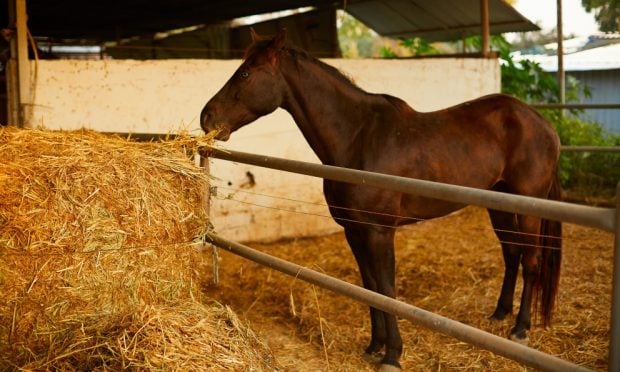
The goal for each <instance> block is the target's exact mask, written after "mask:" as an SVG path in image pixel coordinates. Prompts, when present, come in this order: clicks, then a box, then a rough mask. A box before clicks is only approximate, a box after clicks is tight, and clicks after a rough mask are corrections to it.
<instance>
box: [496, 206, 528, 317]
mask: <svg viewBox="0 0 620 372" xmlns="http://www.w3.org/2000/svg"><path fill="white" fill-rule="evenodd" d="M489 216H490V217H491V223H492V224H493V229H494V230H495V235H497V238H498V239H499V241H500V243H501V245H502V253H503V255H504V280H503V282H502V290H501V292H500V295H499V299H498V300H497V307H496V308H495V311H494V312H493V315H491V319H494V320H503V319H504V318H506V315H508V314H511V313H512V306H513V300H514V294H515V286H516V284H517V274H518V272H519V259H520V258H521V248H520V247H518V246H515V245H514V244H510V242H513V241H515V234H514V233H513V232H514V231H516V230H517V226H516V225H517V219H516V215H515V214H513V213H507V212H501V211H496V210H491V209H489Z"/></svg>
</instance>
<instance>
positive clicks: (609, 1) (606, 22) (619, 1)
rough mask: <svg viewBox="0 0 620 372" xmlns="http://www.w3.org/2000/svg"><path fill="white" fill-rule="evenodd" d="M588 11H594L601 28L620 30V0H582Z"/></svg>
mask: <svg viewBox="0 0 620 372" xmlns="http://www.w3.org/2000/svg"><path fill="white" fill-rule="evenodd" d="M581 5H582V6H583V7H584V8H585V9H586V11H587V12H589V13H590V12H594V18H595V19H596V22H598V26H599V30H601V31H604V32H618V31H620V0H581Z"/></svg>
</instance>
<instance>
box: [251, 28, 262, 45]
mask: <svg viewBox="0 0 620 372" xmlns="http://www.w3.org/2000/svg"><path fill="white" fill-rule="evenodd" d="M250 36H252V42H253V43H255V42H257V41H260V39H261V37H260V35H259V34H257V33H256V30H254V27H250Z"/></svg>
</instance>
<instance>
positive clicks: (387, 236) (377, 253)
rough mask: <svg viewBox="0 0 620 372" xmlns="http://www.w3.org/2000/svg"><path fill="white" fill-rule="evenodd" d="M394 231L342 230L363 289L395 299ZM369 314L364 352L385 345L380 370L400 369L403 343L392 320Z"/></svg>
mask: <svg viewBox="0 0 620 372" xmlns="http://www.w3.org/2000/svg"><path fill="white" fill-rule="evenodd" d="M394 231H395V230H394V229H390V228H376V227H362V228H360V227H358V228H354V229H348V230H345V232H346V236H347V240H348V241H349V244H351V249H352V250H353V254H354V255H355V258H356V260H357V262H358V265H359V267H360V273H361V275H362V281H363V282H364V287H366V288H367V289H370V290H373V291H375V292H378V293H381V294H383V295H385V296H388V297H392V298H395V297H396V283H395V282H396V279H395V277H396V273H395V266H396V263H395V258H394ZM370 315H371V325H372V337H371V340H370V345H369V346H368V348H367V349H366V352H367V353H369V354H373V353H377V352H379V351H380V350H381V348H382V347H383V346H384V345H385V355H384V356H383V359H382V360H381V363H382V369H384V370H388V369H389V367H390V366H393V367H396V368H400V364H399V359H400V355H401V353H402V349H403V343H402V339H401V337H400V332H399V330H398V324H397V322H396V317H395V316H394V315H392V314H388V313H385V312H383V311H380V310H377V309H374V308H371V309H370Z"/></svg>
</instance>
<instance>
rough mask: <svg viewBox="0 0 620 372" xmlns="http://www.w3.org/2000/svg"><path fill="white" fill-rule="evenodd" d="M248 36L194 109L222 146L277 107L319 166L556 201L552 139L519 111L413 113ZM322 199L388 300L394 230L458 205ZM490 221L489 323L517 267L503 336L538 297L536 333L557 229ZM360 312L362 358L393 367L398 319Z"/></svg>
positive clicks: (338, 189) (407, 199)
mask: <svg viewBox="0 0 620 372" xmlns="http://www.w3.org/2000/svg"><path fill="white" fill-rule="evenodd" d="M253 40H254V41H253V44H252V45H251V46H250V47H249V49H248V50H247V52H246V56H245V59H244V61H243V63H242V65H241V67H239V69H238V70H237V71H236V72H235V74H234V75H233V76H232V77H231V78H230V80H229V81H228V82H227V83H226V85H224V87H223V88H222V89H221V90H220V91H219V92H218V93H217V94H216V95H215V96H214V97H213V98H211V100H210V101H209V102H208V103H207V104H206V106H205V107H204V109H203V110H202V113H201V119H200V120H201V125H202V128H203V129H204V131H205V132H210V131H214V130H217V131H219V133H218V136H217V137H216V138H218V139H221V140H227V139H228V137H229V136H230V134H231V133H232V132H234V131H235V130H237V129H239V128H241V127H242V126H244V125H246V124H249V123H251V122H252V121H254V120H256V119H257V118H259V117H261V116H263V115H267V114H269V113H271V112H272V111H274V110H275V109H276V108H278V107H282V108H284V109H285V110H287V111H288V112H289V113H290V114H291V115H292V116H293V118H294V119H295V122H296V123H297V125H298V126H299V129H300V130H301V132H302V133H303V135H304V136H305V138H306V140H307V141H308V143H309V144H310V146H311V147H312V149H313V150H314V152H315V153H316V154H317V155H318V157H319V158H320V159H321V161H322V162H323V163H324V164H330V165H336V166H341V167H347V168H354V169H364V170H368V171H373V172H380V173H387V174H392V175H398V176H406V177H412V178H420V179H425V180H432V181H438V182H443V183H450V184H458V185H463V186H469V187H476V188H481V189H488V190H496V191H502V192H508V193H514V194H520V195H528V196H533V197H539V198H552V199H559V195H560V189H559V185H558V181H557V177H556V166H557V162H558V156H559V150H560V143H559V140H558V136H557V134H556V133H555V132H554V130H553V129H552V128H551V126H550V125H549V123H548V122H546V121H545V120H544V119H543V118H542V117H541V116H540V115H538V114H537V113H536V111H534V110H533V109H532V108H530V107H528V106H527V105H525V104H524V103H522V102H520V101H518V100H516V99H514V98H511V97H508V96H505V95H490V96H486V97H482V98H479V99H476V100H473V101H469V102H466V103H463V104H460V105H457V106H454V107H451V108H447V109H444V110H440V111H435V112H417V111H415V110H413V109H412V108H411V107H409V106H408V105H407V104H406V103H405V102H403V101H402V100H400V99H398V98H395V97H392V96H389V95H384V94H370V93H367V92H365V91H363V90H362V89H360V88H358V87H357V86H355V85H354V84H353V83H352V82H351V81H350V80H349V79H347V78H346V77H345V76H344V75H342V74H341V73H340V72H339V71H338V70H336V69H335V68H333V67H331V66H329V65H327V64H325V63H323V62H321V61H319V60H317V59H315V58H312V57H310V56H309V55H308V54H306V53H305V52H303V51H301V50H299V49H296V48H294V47H292V46H289V45H288V44H287V42H286V34H285V32H284V31H281V32H280V33H278V35H276V36H275V37H274V38H273V39H263V38H260V37H259V36H257V35H256V34H254V33H253ZM412 89H415V88H412ZM324 194H325V198H326V200H327V203H328V204H329V205H330V212H331V214H332V216H333V217H334V218H335V219H336V221H337V222H338V223H339V224H340V225H342V226H343V227H344V231H345V235H346V238H347V241H348V243H349V245H350V246H351V250H352V251H353V254H354V256H355V259H356V260H357V263H358V265H359V269H360V273H361V276H362V281H363V284H364V287H366V288H368V289H371V290H373V291H376V292H379V293H382V294H384V295H386V296H390V297H395V296H396V288H395V272H394V271H395V259H394V233H395V228H396V227H397V226H400V225H404V224H408V223H412V222H413V221H414V219H413V218H416V219H428V218H433V217H439V216H443V215H446V214H448V213H450V212H453V211H455V210H457V209H459V208H461V207H462V205H458V204H454V203H451V202H446V201H439V200H434V199H433V200H431V199H428V198H423V197H418V196H414V195H409V194H402V193H398V192H393V191H384V190H381V189H377V188H372V187H365V186H356V185H351V184H347V183H342V182H335V181H329V180H325V181H324ZM339 207H340V208H339ZM489 214H490V216H491V221H492V224H493V228H494V229H495V232H496V234H497V236H498V238H499V240H500V242H501V246H502V251H503V255H504V262H505V272H504V281H503V285H502V289H501V294H500V296H499V300H498V303H497V308H496V309H495V312H494V313H493V315H492V318H494V319H504V317H505V316H506V315H507V314H509V313H511V311H512V306H513V297H514V291H515V284H516V280H517V272H518V270H519V262H520V263H521V266H522V275H523V294H522V297H521V305H520V308H519V313H518V315H517V319H516V325H515V326H514V327H513V328H512V330H511V332H510V336H511V338H513V339H515V340H517V341H521V342H525V341H527V333H526V331H527V330H528V329H529V328H530V323H531V321H530V311H531V307H532V298H533V297H535V295H536V296H540V298H539V299H538V300H537V301H536V302H537V303H538V304H539V311H540V313H541V318H542V320H543V323H544V325H545V326H546V325H548V324H549V322H550V319H551V312H552V309H553V306H554V299H555V295H556V293H557V287H558V281H559V271H560V257H561V251H560V245H561V244H560V238H559V236H560V233H561V232H560V230H561V226H560V223H559V222H553V221H547V220H541V219H539V218H536V217H529V216H523V215H515V214H512V213H506V212H500V211H496V210H489ZM403 216H407V217H410V218H405V217H403ZM411 217H413V218H411ZM345 221H346V222H345ZM351 221H359V222H361V223H357V222H351ZM535 298H538V297H535ZM472 300H473V299H472ZM370 316H371V323H372V335H371V340H370V345H369V346H368V348H367V349H366V352H367V353H368V354H371V355H372V354H375V353H379V352H380V351H381V350H382V349H383V347H385V354H384V356H383V359H382V364H383V365H382V367H383V368H386V367H387V368H386V369H389V368H390V367H395V368H397V367H399V362H398V361H399V358H400V354H401V352H402V341H401V337H400V334H399V331H398V326H397V324H396V317H394V316H393V315H390V314H387V313H384V312H382V311H378V310H375V309H373V308H371V309H370Z"/></svg>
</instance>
